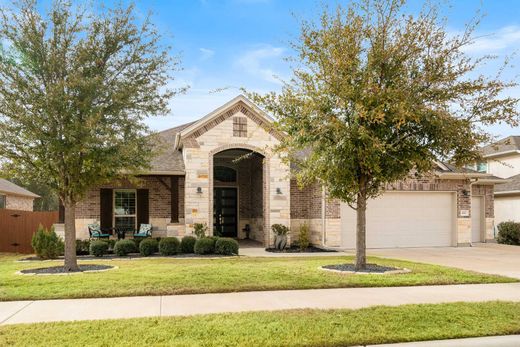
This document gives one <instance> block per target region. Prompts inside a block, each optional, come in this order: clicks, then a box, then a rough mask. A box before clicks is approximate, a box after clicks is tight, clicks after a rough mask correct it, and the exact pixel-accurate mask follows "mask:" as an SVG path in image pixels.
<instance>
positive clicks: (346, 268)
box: [322, 264, 402, 273]
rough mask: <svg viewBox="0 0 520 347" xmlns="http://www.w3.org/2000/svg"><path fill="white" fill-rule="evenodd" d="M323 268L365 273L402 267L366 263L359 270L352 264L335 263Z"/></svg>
mask: <svg viewBox="0 0 520 347" xmlns="http://www.w3.org/2000/svg"><path fill="white" fill-rule="evenodd" d="M322 268H324V269H328V270H336V271H348V272H365V273H385V272H388V271H399V270H402V269H399V268H396V267H392V266H383V265H377V264H367V266H366V269H364V270H361V271H356V269H355V266H354V264H335V265H324V266H322Z"/></svg>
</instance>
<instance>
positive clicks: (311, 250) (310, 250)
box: [265, 246, 337, 253]
mask: <svg viewBox="0 0 520 347" xmlns="http://www.w3.org/2000/svg"><path fill="white" fill-rule="evenodd" d="M265 250H266V251H267V252H272V253H330V252H337V251H336V250H334V249H324V248H318V247H314V246H310V247H307V248H306V249H305V250H303V251H302V250H300V248H299V247H297V246H291V247H289V248H286V249H284V250H283V251H280V250H279V249H276V248H266V249H265Z"/></svg>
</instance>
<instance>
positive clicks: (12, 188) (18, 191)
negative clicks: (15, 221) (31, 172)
mask: <svg viewBox="0 0 520 347" xmlns="http://www.w3.org/2000/svg"><path fill="white" fill-rule="evenodd" d="M39 197H40V196H39V195H36V194H34V193H32V192H30V191H28V190H27V189H24V188H22V187H20V186H17V185H16V184H14V183H12V182H9V181H8V180H5V179H3V178H0V208H5V209H8V210H19V211H32V210H33V202H34V199H36V198H39Z"/></svg>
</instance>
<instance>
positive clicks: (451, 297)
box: [0, 283, 520, 325]
mask: <svg viewBox="0 0 520 347" xmlns="http://www.w3.org/2000/svg"><path fill="white" fill-rule="evenodd" d="M492 300H503V301H520V283H504V284H465V285H447V286H422V287H387V288H340V289H308V290H281V291H264V292H242V293H223V294H196V295H168V296H146V297H121V298H99V299H65V300H40V301H7V302H0V325H6V324H17V323H37V322H52V321H74V320H94V319H121V318H137V317H165V316H189V315H196V314H209V313H224V312H245V311H276V310H288V309H304V308H310V309H340V308H349V309H358V308H363V307H369V306H377V305H386V306H397V305H404V304H423V303H424V304H434V303H447V302H459V301H465V302H479V301H492Z"/></svg>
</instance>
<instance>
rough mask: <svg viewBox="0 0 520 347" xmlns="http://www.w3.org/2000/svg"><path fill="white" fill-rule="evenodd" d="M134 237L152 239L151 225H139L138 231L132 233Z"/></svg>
mask: <svg viewBox="0 0 520 347" xmlns="http://www.w3.org/2000/svg"><path fill="white" fill-rule="evenodd" d="M134 237H142V238H146V237H152V225H151V224H141V226H140V227H139V230H138V231H136V232H135V233H134Z"/></svg>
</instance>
